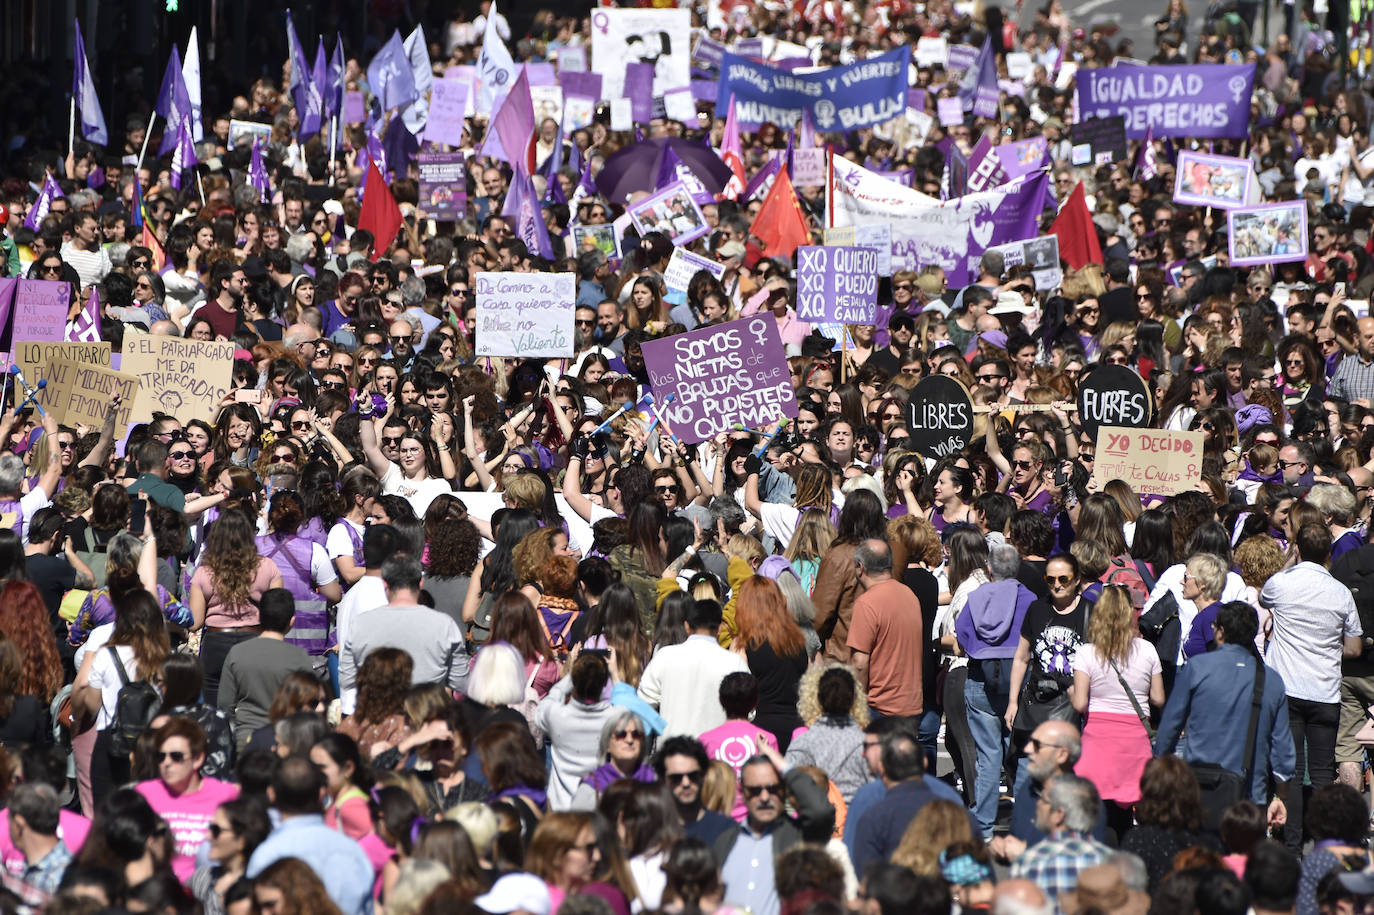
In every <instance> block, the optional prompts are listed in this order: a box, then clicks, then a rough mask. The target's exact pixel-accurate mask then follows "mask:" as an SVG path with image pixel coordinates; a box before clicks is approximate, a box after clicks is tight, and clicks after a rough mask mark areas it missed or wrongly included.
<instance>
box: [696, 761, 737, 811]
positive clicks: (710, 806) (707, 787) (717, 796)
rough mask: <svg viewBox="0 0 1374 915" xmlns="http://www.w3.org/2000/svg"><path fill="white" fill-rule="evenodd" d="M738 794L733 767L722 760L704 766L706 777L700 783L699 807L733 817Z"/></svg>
mask: <svg viewBox="0 0 1374 915" xmlns="http://www.w3.org/2000/svg"><path fill="white" fill-rule="evenodd" d="M738 794H739V780H738V778H737V777H736V775H735V767H734V766H732V765H730V764H729V763H728V762H726V761H725V760H723V759H713V760H711V762H710V763H709V764H708V765H707V766H706V777H705V778H703V779H702V781H701V806H703V807H705V808H706V809H707V810H713V811H715V812H716V813H719V814H721V815H722V816H727V817H728V816H733V815H734V812H735V798H736V797H737V796H738Z"/></svg>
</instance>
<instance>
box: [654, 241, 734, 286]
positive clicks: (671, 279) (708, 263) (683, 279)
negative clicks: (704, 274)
mask: <svg viewBox="0 0 1374 915" xmlns="http://www.w3.org/2000/svg"><path fill="white" fill-rule="evenodd" d="M698 270H706V271H709V272H710V274H711V275H712V276H714V277H715V278H716V279H720V278H721V277H722V276H724V275H725V265H724V264H722V263H721V262H720V261H718V260H712V259H711V258H709V257H702V256H701V255H700V254H693V253H692V252H691V251H688V250H687V249H686V248H674V249H673V256H672V257H671V258H669V259H668V269H667V270H664V271H663V284H664V285H665V286H667V287H668V288H669V289H671V290H674V291H676V292H686V291H687V284H688V283H690V282H691V281H692V277H694V276H696V274H697V271H698Z"/></svg>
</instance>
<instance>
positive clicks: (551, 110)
mask: <svg viewBox="0 0 1374 915" xmlns="http://www.w3.org/2000/svg"><path fill="white" fill-rule="evenodd" d="M530 101H532V102H533V103H534V125H535V130H538V129H539V125H540V124H542V123H544V118H553V122H554V123H555V124H561V123H563V87H562V86H530Z"/></svg>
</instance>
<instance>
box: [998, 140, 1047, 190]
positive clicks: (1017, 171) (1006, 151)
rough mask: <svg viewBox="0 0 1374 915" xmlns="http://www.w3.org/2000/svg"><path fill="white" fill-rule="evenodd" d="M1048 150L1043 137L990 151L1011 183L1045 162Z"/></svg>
mask: <svg viewBox="0 0 1374 915" xmlns="http://www.w3.org/2000/svg"><path fill="white" fill-rule="evenodd" d="M1048 149H1049V144H1048V143H1046V142H1045V138H1044V137H1032V138H1031V139H1029V140H1018V141H1016V142H1015V143H1003V144H1002V145H1001V146H994V147H993V148H992V151H993V152H995V153H997V158H999V159H1001V160H1002V171H1004V172H1006V175H1007V180H1008V181H1011V180H1014V179H1016V178H1020V177H1021V176H1022V175H1026V174H1030V173H1031V172H1032V171H1034V170H1035V169H1037V168H1039V167H1040V163H1042V162H1044V161H1045V153H1046V152H1047V151H1048Z"/></svg>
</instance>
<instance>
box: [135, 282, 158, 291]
mask: <svg viewBox="0 0 1374 915" xmlns="http://www.w3.org/2000/svg"><path fill="white" fill-rule="evenodd" d="M134 288H135V289H152V288H153V284H152V283H149V282H148V281H146V280H139V281H138V282H137V283H134Z"/></svg>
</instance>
